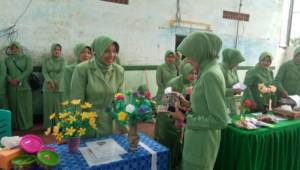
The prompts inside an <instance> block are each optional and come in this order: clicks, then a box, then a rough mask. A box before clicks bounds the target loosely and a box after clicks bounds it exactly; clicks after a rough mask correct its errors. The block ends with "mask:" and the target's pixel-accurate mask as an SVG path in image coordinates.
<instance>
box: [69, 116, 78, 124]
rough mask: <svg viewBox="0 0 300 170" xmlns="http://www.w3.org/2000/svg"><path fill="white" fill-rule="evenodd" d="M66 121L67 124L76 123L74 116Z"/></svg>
mask: <svg viewBox="0 0 300 170" xmlns="http://www.w3.org/2000/svg"><path fill="white" fill-rule="evenodd" d="M68 121H69V123H73V122H76V117H75V116H70V117H69V118H68Z"/></svg>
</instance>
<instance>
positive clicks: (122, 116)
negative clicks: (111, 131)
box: [118, 112, 127, 121]
mask: <svg viewBox="0 0 300 170" xmlns="http://www.w3.org/2000/svg"><path fill="white" fill-rule="evenodd" d="M126 118H127V114H126V113H125V112H119V114H118V120H119V121H124V120H126Z"/></svg>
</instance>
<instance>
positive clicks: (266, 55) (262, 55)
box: [259, 52, 273, 62]
mask: <svg viewBox="0 0 300 170" xmlns="http://www.w3.org/2000/svg"><path fill="white" fill-rule="evenodd" d="M265 58H269V59H270V60H271V61H272V59H273V57H272V54H271V53H269V52H262V53H261V54H260V56H259V62H261V61H262V60H264V59H265Z"/></svg>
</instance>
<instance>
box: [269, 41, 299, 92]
mask: <svg viewBox="0 0 300 170" xmlns="http://www.w3.org/2000/svg"><path fill="white" fill-rule="evenodd" d="M275 79H276V81H277V82H278V87H279V89H280V90H281V91H282V92H281V97H287V96H288V95H300V46H298V47H297V48H296V49H295V51H294V58H293V59H292V60H290V61H287V62H285V63H283V64H282V65H281V66H280V68H279V71H278V73H277V75H276V78H275Z"/></svg>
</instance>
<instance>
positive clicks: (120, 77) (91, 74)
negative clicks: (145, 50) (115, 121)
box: [71, 59, 124, 135]
mask: <svg viewBox="0 0 300 170" xmlns="http://www.w3.org/2000/svg"><path fill="white" fill-rule="evenodd" d="M123 82H124V69H123V68H122V67H121V66H119V65H118V64H113V65H112V70H111V71H110V72H109V73H106V75H105V76H104V75H103V74H102V72H101V70H100V69H99V68H98V67H97V65H96V62H95V59H91V60H89V61H85V62H83V63H80V64H79V65H77V67H76V68H75V70H74V73H73V77H72V82H71V98H72V99H81V101H87V102H90V103H92V104H93V109H94V111H95V112H96V113H97V114H98V116H99V121H100V123H99V124H98V126H100V127H98V129H99V132H100V134H103V135H104V134H111V133H112V120H111V118H110V117H108V116H107V114H106V113H104V111H105V109H106V107H108V106H110V105H111V103H112V100H113V97H114V94H115V93H117V92H119V91H120V89H121V88H122V85H123Z"/></svg>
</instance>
